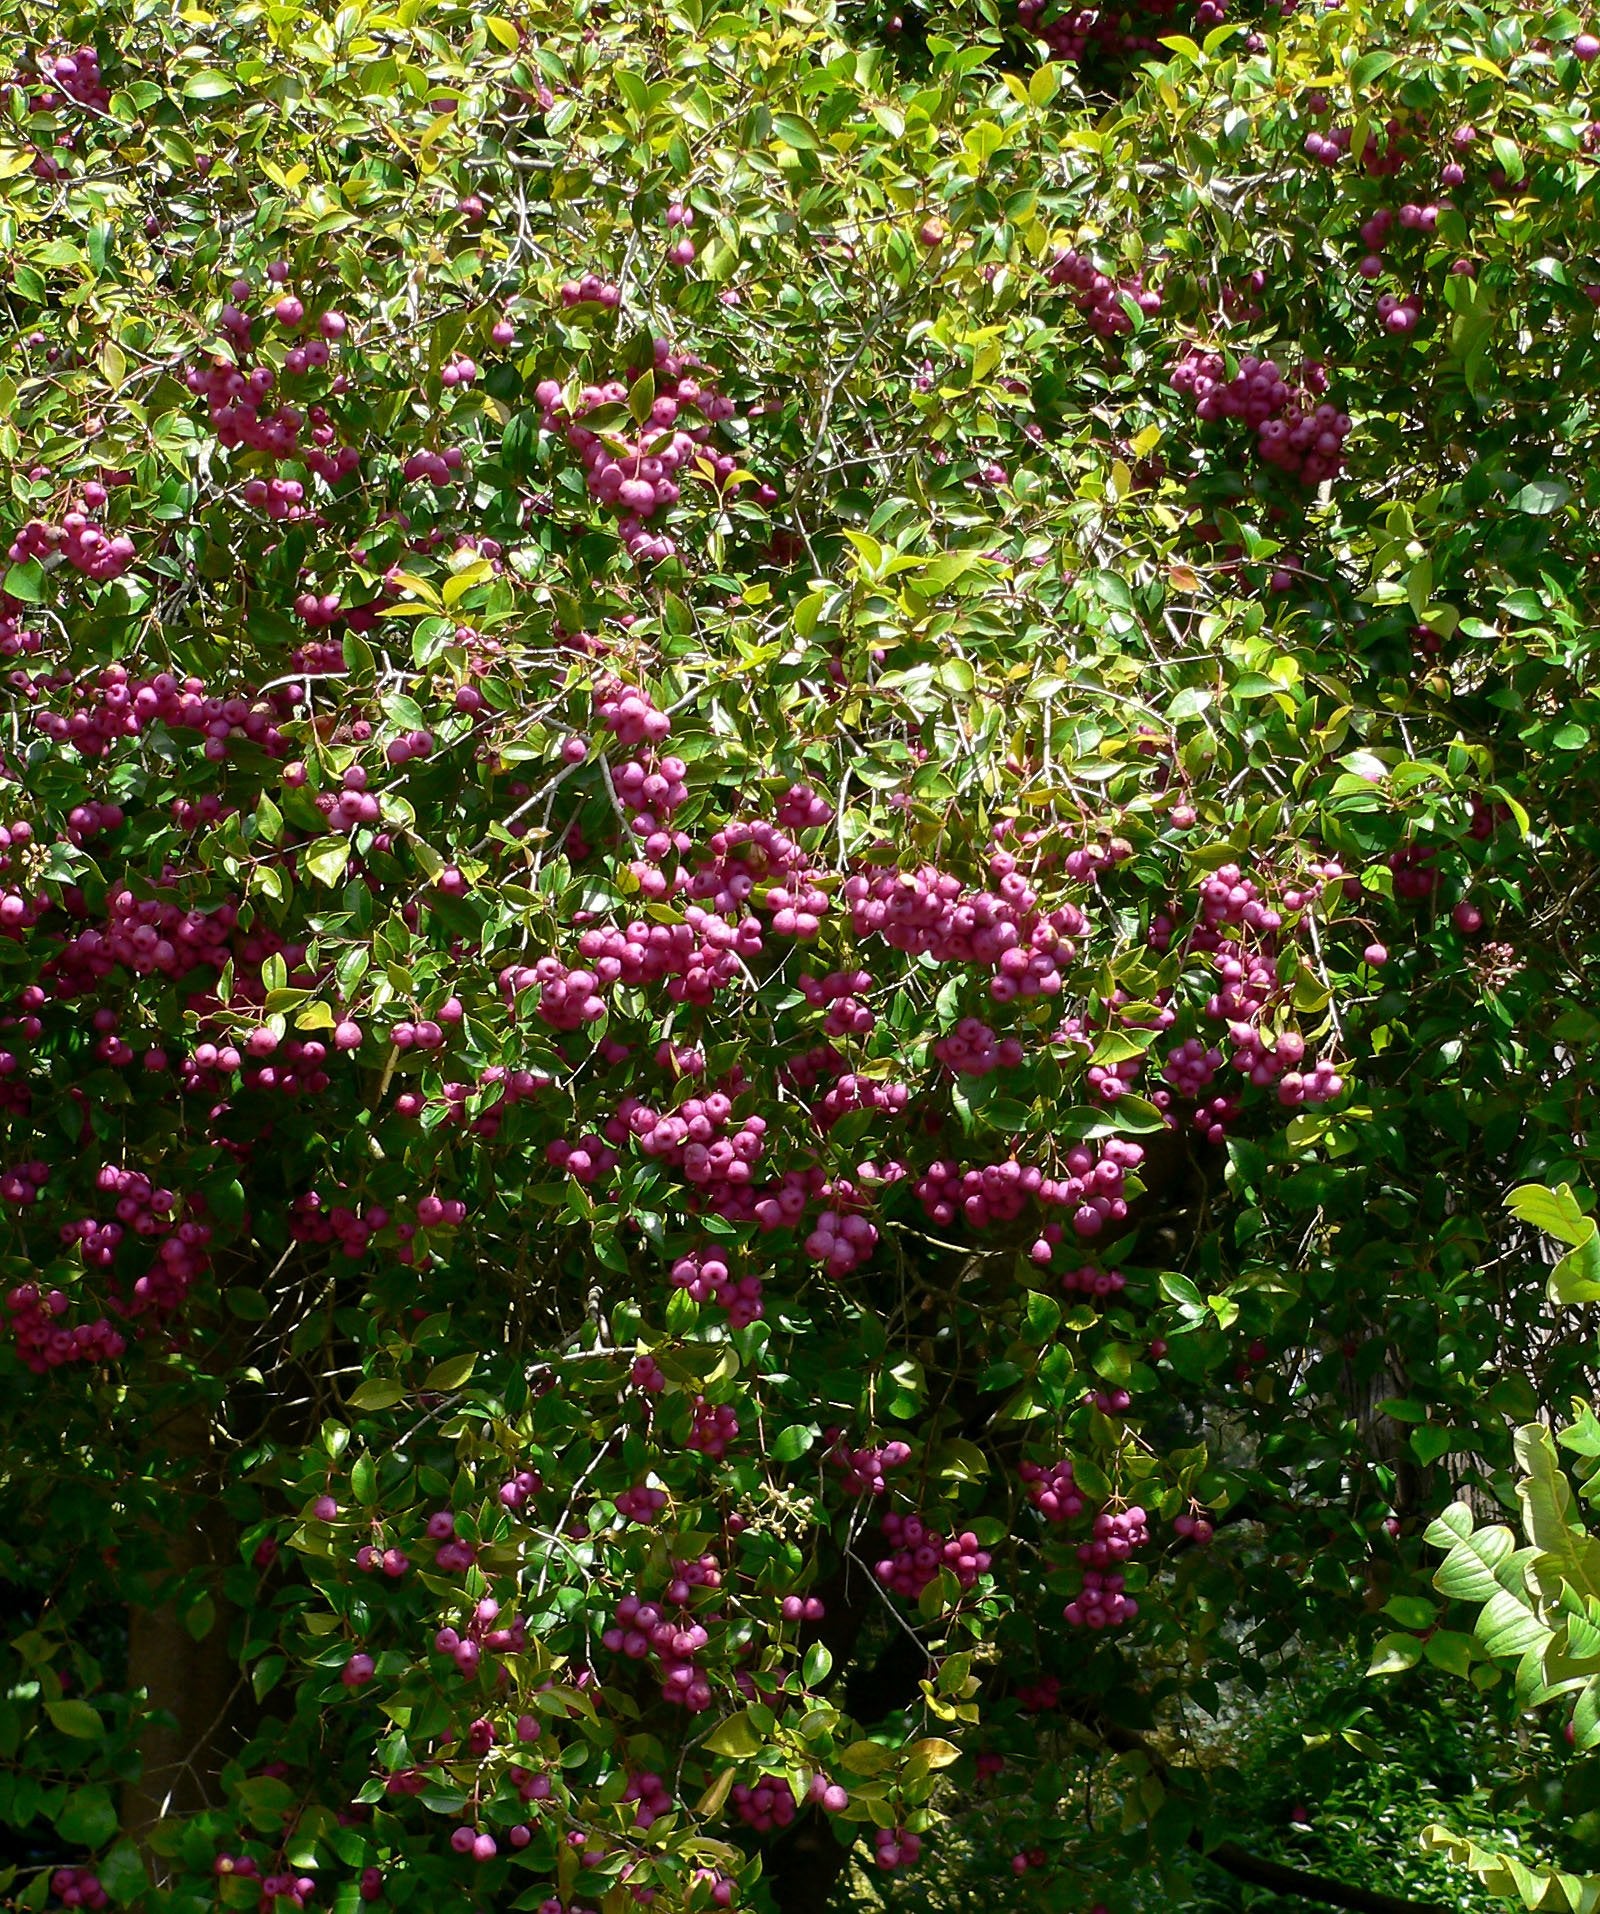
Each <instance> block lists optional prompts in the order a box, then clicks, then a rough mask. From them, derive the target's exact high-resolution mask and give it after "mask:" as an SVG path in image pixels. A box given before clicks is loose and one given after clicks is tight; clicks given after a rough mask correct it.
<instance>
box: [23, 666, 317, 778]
mask: <svg viewBox="0 0 1600 1914" xmlns="http://www.w3.org/2000/svg"><path fill="white" fill-rule="evenodd" d="M75 691H76V694H77V695H76V702H75V703H74V704H73V705H72V706H71V708H70V709H69V710H67V711H65V712H58V711H49V710H45V711H37V712H35V713H34V720H33V721H34V724H35V725H36V726H37V728H38V729H39V730H40V731H41V732H43V733H44V735H45V736H46V737H47V738H50V739H52V740H54V741H55V742H56V743H57V744H66V745H71V746H72V748H73V749H74V750H75V751H77V752H78V753H79V755H80V756H82V757H86V758H100V757H104V756H105V754H106V752H107V751H108V750H109V748H110V747H111V745H112V744H113V743H114V742H115V741H116V740H117V739H118V738H136V737H138V736H139V735H140V733H141V732H143V731H146V730H148V729H149V727H150V726H151V725H152V724H161V725H164V726H165V727H166V729H167V730H168V731H173V732H184V731H193V732H198V733H199V734H200V736H201V738H202V739H203V740H204V742H203V745H202V751H203V754H204V755H205V757H207V758H208V759H209V760H210V761H211V762H212V763H213V764H220V763H221V762H222V761H223V759H225V758H226V757H228V756H229V755H230V753H232V752H233V751H236V750H238V749H240V748H241V747H245V746H249V747H253V748H255V749H258V750H261V751H264V752H265V753H266V754H267V756H269V757H274V758H280V757H282V756H284V754H285V752H286V751H287V749H288V746H287V744H286V743H285V740H284V738H283V735H282V733H281V732H280V731H279V729H278V726H279V725H280V724H282V723H283V722H284V721H285V719H287V718H289V717H291V716H292V715H293V713H294V711H295V708H296V706H297V705H298V704H299V702H300V699H301V695H302V694H301V693H300V692H299V691H298V690H297V689H296V688H294V687H293V686H288V685H282V686H279V687H278V688H277V689H276V690H274V691H273V692H271V693H269V694H268V695H267V696H266V697H264V698H258V699H249V698H243V697H239V696H233V697H227V698H223V697H217V696H215V695H213V694H211V693H208V692H207V690H206V687H205V683H204V680H202V679H200V678H193V677H189V678H178V677H175V676H174V675H173V673H172V672H170V671H160V672H157V673H156V674H155V675H154V676H153V677H151V678H144V679H142V678H136V677H134V676H133V675H132V674H131V673H130V672H129V671H128V668H127V667H126V666H125V665H107V666H105V667H104V669H103V670H101V671H99V672H98V673H96V675H95V676H94V678H93V679H90V680H88V681H86V682H82V683H80V684H78V685H77V686H76V687H75Z"/></svg>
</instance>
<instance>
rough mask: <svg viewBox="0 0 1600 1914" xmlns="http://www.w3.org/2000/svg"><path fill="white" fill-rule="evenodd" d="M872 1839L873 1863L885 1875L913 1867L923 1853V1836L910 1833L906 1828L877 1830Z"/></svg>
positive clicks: (874, 1831)
mask: <svg viewBox="0 0 1600 1914" xmlns="http://www.w3.org/2000/svg"><path fill="white" fill-rule="evenodd" d="M872 1839H873V1844H874V1848H875V1852H874V1854H873V1857H872V1858H873V1861H874V1862H875V1863H876V1864H877V1866H878V1867H880V1868H882V1870H883V1871H884V1873H885V1874H892V1873H893V1872H894V1870H895V1869H896V1868H901V1867H911V1866H913V1865H914V1864H915V1863H916V1861H917V1859H918V1857H919V1856H920V1855H921V1853H922V1836H921V1835H920V1834H911V1833H908V1832H907V1830H906V1829H905V1828H875V1829H874V1830H873V1835H872Z"/></svg>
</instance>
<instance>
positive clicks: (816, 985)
mask: <svg viewBox="0 0 1600 1914" xmlns="http://www.w3.org/2000/svg"><path fill="white" fill-rule="evenodd" d="M799 981H800V994H801V996H802V997H804V998H805V1000H806V1002H807V1003H808V1004H810V1005H811V1007H812V1008H813V1009H814V1010H820V1009H822V1008H823V1007H824V1006H826V1008H827V1015H826V1016H825V1017H824V1018H823V1021H822V1028H823V1032H824V1034H825V1035H827V1036H829V1037H865V1036H867V1035H869V1034H870V1033H871V1031H872V1029H873V1028H874V1026H875V1025H876V1023H877V1019H876V1017H874V1016H873V1014H872V1011H871V1010H870V1009H869V1008H868V1006H867V1005H866V1004H865V1003H863V1002H862V997H863V995H864V994H865V993H866V992H867V991H869V990H870V989H871V988H872V974H871V972H870V971H865V970H832V971H829V973H828V974H827V976H826V977H812V976H810V975H806V976H802V977H801V978H800V980H799Z"/></svg>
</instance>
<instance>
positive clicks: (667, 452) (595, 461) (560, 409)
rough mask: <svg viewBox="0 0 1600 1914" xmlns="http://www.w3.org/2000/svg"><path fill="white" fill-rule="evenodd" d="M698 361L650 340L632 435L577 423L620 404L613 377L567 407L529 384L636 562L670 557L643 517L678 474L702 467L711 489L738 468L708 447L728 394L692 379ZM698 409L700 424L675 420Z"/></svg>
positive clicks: (668, 497)
mask: <svg viewBox="0 0 1600 1914" xmlns="http://www.w3.org/2000/svg"><path fill="white" fill-rule="evenodd" d="M699 365H700V361H699V360H698V359H697V358H696V357H695V356H694V355H693V354H692V353H682V354H680V353H675V352H674V351H673V350H672V349H671V347H670V346H669V345H668V344H667V343H666V341H665V340H661V339H658V340H657V341H656V343H655V351H654V364H653V367H652V374H653V378H654V386H655V396H654V399H653V400H652V402H651V406H650V411H649V413H648V415H647V416H646V418H645V420H644V422H643V424H642V426H641V427H640V428H639V429H638V433H637V436H636V437H634V438H631V439H629V438H621V437H619V434H618V433H617V432H616V431H615V430H614V429H613V430H611V431H608V432H607V433H606V434H605V437H602V436H601V435H600V433H599V432H596V431H593V430H591V429H590V428H589V427H588V426H586V425H584V424H582V423H581V421H582V420H583V419H584V418H585V417H586V416H588V415H589V414H591V413H596V412H599V411H600V410H601V409H602V408H608V407H613V406H624V405H626V404H627V401H628V395H629V386H628V382H627V381H626V380H625V379H621V378H614V379H610V380H607V381H606V382H605V384H603V385H591V386H585V387H584V388H583V390H582V391H581V392H580V393H579V395H578V397H577V401H576V403H575V405H574V407H573V408H572V409H571V410H569V409H568V408H567V405H566V403H565V401H564V397H563V394H562V390H561V387H560V385H559V384H558V383H557V382H556V381H555V380H554V379H542V380H541V381H540V382H539V384H538V385H537V386H536V387H535V388H534V397H535V399H536V400H537V401H538V403H539V405H540V407H541V408H542V411H541V418H540V423H541V424H542V426H543V428H544V430H545V431H547V432H559V433H560V434H561V436H562V437H563V438H564V439H565V441H566V443H567V444H568V445H569V446H570V447H571V448H572V450H573V451H574V452H576V453H577V454H578V457H579V459H580V460H581V462H582V464H583V468H584V479H585V483H586V484H587V486H588V489H589V495H590V497H591V498H593V499H594V500H595V502H596V503H597V504H600V505H603V506H605V507H607V508H608V509H611V510H615V511H617V512H618V513H619V514H621V522H620V525H619V527H618V529H619V531H620V532H621V535H622V541H623V544H624V545H625V546H626V547H627V549H628V551H629V552H630V553H631V554H632V555H633V557H635V558H636V559H639V560H641V561H656V560H660V559H663V558H671V557H672V556H673V554H674V553H675V552H676V550H677V546H676V545H675V544H674V542H673V541H672V539H671V538H669V537H668V536H666V534H664V533H660V532H652V531H651V530H650V528H649V521H650V520H651V519H652V518H653V517H654V516H655V515H656V513H657V512H660V511H663V510H665V509H666V508H668V507H670V506H673V505H676V504H677V502H678V499H679V496H680V491H679V485H678V474H679V472H680V471H683V470H688V471H702V468H703V475H704V476H706V477H708V478H709V479H710V481H711V482H712V483H714V484H716V485H717V486H719V487H721V486H726V485H727V483H728V481H729V480H730V479H731V478H732V477H733V475H734V473H735V472H736V471H737V469H738V460H737V459H736V458H734V456H733V455H732V454H731V453H723V452H714V451H712V450H711V449H710V439H711V428H712V426H713V425H715V424H718V423H720V422H721V421H723V420H725V419H731V418H732V417H733V416H734V413H735V410H736V408H735V406H734V403H733V401H732V400H731V399H729V398H727V397H725V396H724V395H723V394H722V393H720V392H718V391H717V390H716V388H715V387H714V386H712V385H710V384H707V383H705V382H703V381H702V380H700V379H698V378H696V377H695V376H694V372H695V370H696V369H698V368H699ZM691 413H693V414H698V415H699V418H700V420H701V421H702V423H700V424H698V425H695V426H691V427H687V428H686V427H685V426H684V425H683V424H682V423H680V420H681V419H682V418H683V417H684V416H685V415H687V414H691ZM760 496H761V497H762V502H763V503H765V504H772V503H774V502H776V499H777V493H776V492H775V491H773V490H772V488H771V487H770V486H763V487H762V488H761V493H760Z"/></svg>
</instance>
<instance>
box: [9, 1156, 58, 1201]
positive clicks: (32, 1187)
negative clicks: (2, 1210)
mask: <svg viewBox="0 0 1600 1914" xmlns="http://www.w3.org/2000/svg"><path fill="white" fill-rule="evenodd" d="M49 1180H50V1165H49V1164H48V1163H40V1162H37V1161H35V1162H29V1163H19V1164H18V1165H17V1166H16V1168H15V1169H11V1170H6V1171H5V1172H4V1173H3V1174H0V1203H9V1204H10V1205H11V1206H12V1208H13V1209H28V1208H30V1207H31V1206H32V1205H33V1204H34V1203H36V1202H37V1201H38V1200H39V1192H40V1190H42V1189H43V1188H44V1186H45V1184H46V1183H48V1182H49Z"/></svg>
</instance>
